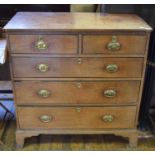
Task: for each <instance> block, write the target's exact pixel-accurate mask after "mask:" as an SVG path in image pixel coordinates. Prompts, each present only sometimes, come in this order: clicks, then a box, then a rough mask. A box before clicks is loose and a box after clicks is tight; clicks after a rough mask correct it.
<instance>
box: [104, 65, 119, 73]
mask: <svg viewBox="0 0 155 155" xmlns="http://www.w3.org/2000/svg"><path fill="white" fill-rule="evenodd" d="M106 71H107V72H109V73H115V72H117V71H118V66H117V65H116V64H109V65H107V66H106Z"/></svg>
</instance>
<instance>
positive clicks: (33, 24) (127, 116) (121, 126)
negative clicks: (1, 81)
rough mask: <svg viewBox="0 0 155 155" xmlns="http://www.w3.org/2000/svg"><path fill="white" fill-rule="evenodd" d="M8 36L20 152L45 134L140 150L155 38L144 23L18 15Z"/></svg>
mask: <svg viewBox="0 0 155 155" xmlns="http://www.w3.org/2000/svg"><path fill="white" fill-rule="evenodd" d="M5 30H6V33H7V38H8V49H9V56H10V68H11V72H12V82H13V86H14V97H15V103H16V115H17V131H16V141H17V146H20V147H22V146H23V144H24V139H25V138H26V137H31V136H37V135H39V134H116V135H121V136H124V137H128V138H129V142H130V145H131V146H136V145H137V135H138V132H137V130H136V126H137V119H138V112H139V108H140V101H141V95H142V89H143V83H144V76H145V68H146V60H147V48H148V42H149V35H150V31H151V28H150V27H149V26H148V25H147V24H146V23H145V22H144V21H143V20H142V19H140V18H139V17H137V16H136V15H127V14H126V15H121V14H100V13H39V12H36V13H31V12H27V13H23V12H19V13H17V14H16V15H15V16H14V17H13V18H12V19H11V21H10V22H9V23H8V24H7V25H6V26H5Z"/></svg>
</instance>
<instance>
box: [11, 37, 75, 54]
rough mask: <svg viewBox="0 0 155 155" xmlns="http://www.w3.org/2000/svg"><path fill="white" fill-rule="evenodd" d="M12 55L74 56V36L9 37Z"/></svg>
mask: <svg viewBox="0 0 155 155" xmlns="http://www.w3.org/2000/svg"><path fill="white" fill-rule="evenodd" d="M9 40H10V46H11V47H10V49H11V52H12V53H38V54H40V53H51V54H76V53H77V50H78V47H77V46H78V43H77V42H78V40H77V36H76V35H42V36H39V35H10V36H9Z"/></svg>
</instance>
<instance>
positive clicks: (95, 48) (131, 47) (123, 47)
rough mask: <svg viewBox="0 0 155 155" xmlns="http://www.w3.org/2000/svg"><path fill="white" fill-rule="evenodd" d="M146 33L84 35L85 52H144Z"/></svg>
mask: <svg viewBox="0 0 155 155" xmlns="http://www.w3.org/2000/svg"><path fill="white" fill-rule="evenodd" d="M146 40H147V37H146V35H84V36H83V53H84V54H144V53H145V50H146Z"/></svg>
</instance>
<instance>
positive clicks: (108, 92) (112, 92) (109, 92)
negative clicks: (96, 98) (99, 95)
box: [104, 89, 117, 98]
mask: <svg viewBox="0 0 155 155" xmlns="http://www.w3.org/2000/svg"><path fill="white" fill-rule="evenodd" d="M116 94H117V93H116V91H115V90H113V89H108V90H105V91H104V96H105V97H109V98H111V97H115V96H116Z"/></svg>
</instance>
